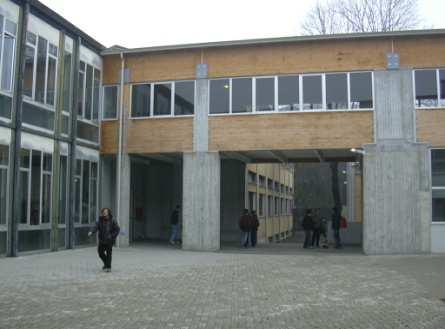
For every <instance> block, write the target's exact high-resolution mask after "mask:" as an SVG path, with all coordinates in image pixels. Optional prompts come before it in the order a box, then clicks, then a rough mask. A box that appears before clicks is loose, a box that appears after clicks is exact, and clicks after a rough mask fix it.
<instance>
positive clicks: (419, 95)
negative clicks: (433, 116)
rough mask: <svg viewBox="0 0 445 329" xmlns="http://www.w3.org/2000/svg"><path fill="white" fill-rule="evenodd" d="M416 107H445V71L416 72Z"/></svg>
mask: <svg viewBox="0 0 445 329" xmlns="http://www.w3.org/2000/svg"><path fill="white" fill-rule="evenodd" d="M414 85H415V88H414V89H415V106H416V107H438V106H445V70H443V69H442V70H436V69H428V70H415V71H414Z"/></svg>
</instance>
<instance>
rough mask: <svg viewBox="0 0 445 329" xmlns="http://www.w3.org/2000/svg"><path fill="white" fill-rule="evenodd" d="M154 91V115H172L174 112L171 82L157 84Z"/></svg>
mask: <svg viewBox="0 0 445 329" xmlns="http://www.w3.org/2000/svg"><path fill="white" fill-rule="evenodd" d="M153 93H154V96H153V98H154V99H153V101H154V102H153V115H155V116H156V115H170V114H171V112H172V108H171V105H172V102H171V97H172V85H171V83H162V84H155V85H154V90H153Z"/></svg>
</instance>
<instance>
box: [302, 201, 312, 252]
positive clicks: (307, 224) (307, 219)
mask: <svg viewBox="0 0 445 329" xmlns="http://www.w3.org/2000/svg"><path fill="white" fill-rule="evenodd" d="M302 226H303V229H304V244H303V248H305V249H306V248H309V247H310V245H311V231H312V229H313V220H312V210H311V209H307V210H306V214H305V215H304V218H303V222H302Z"/></svg>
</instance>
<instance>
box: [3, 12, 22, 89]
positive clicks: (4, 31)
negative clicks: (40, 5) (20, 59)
mask: <svg viewBox="0 0 445 329" xmlns="http://www.w3.org/2000/svg"><path fill="white" fill-rule="evenodd" d="M0 16H2V17H3V26H2V32H1V34H0V38H1V45H0V51H1V55H0V56H1V58H0V59H1V61H0V93H1V94H3V95H5V96H10V97H12V95H13V93H14V83H15V81H14V71H15V59H16V55H17V30H18V24H17V23H16V22H14V21H12V20H10V19H8V18H6V17H5V15H1V14H0ZM7 21H9V22H12V23H14V24H15V25H16V34H15V35H14V34H12V33H11V32H8V31H6V22H7ZM5 35H8V36H10V37H12V39H13V46H12V60H11V78H10V81H9V82H10V86H11V89H10V90H5V89H3V88H2V87H1V79H2V78H3V76H2V75H3V64H4V59H5V56H4V50H5Z"/></svg>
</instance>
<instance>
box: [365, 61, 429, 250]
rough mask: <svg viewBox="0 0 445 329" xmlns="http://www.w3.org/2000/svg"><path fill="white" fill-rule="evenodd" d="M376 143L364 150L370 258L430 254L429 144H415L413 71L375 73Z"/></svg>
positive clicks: (366, 220)
mask: <svg viewBox="0 0 445 329" xmlns="http://www.w3.org/2000/svg"><path fill="white" fill-rule="evenodd" d="M374 84H375V85H374V87H375V88H374V91H375V106H374V109H375V114H374V120H375V141H376V143H375V144H371V145H365V146H364V152H365V153H364V158H363V167H364V168H363V183H364V228H363V234H364V236H363V249H364V252H365V253H366V254H408V253H425V252H429V251H430V235H431V232H430V223H431V188H430V186H431V182H430V180H431V179H430V165H429V157H428V154H429V153H428V145H427V144H421V143H416V142H415V140H416V129H415V127H416V126H415V109H414V102H413V88H412V75H411V71H408V70H401V71H379V72H375V74H374Z"/></svg>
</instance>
